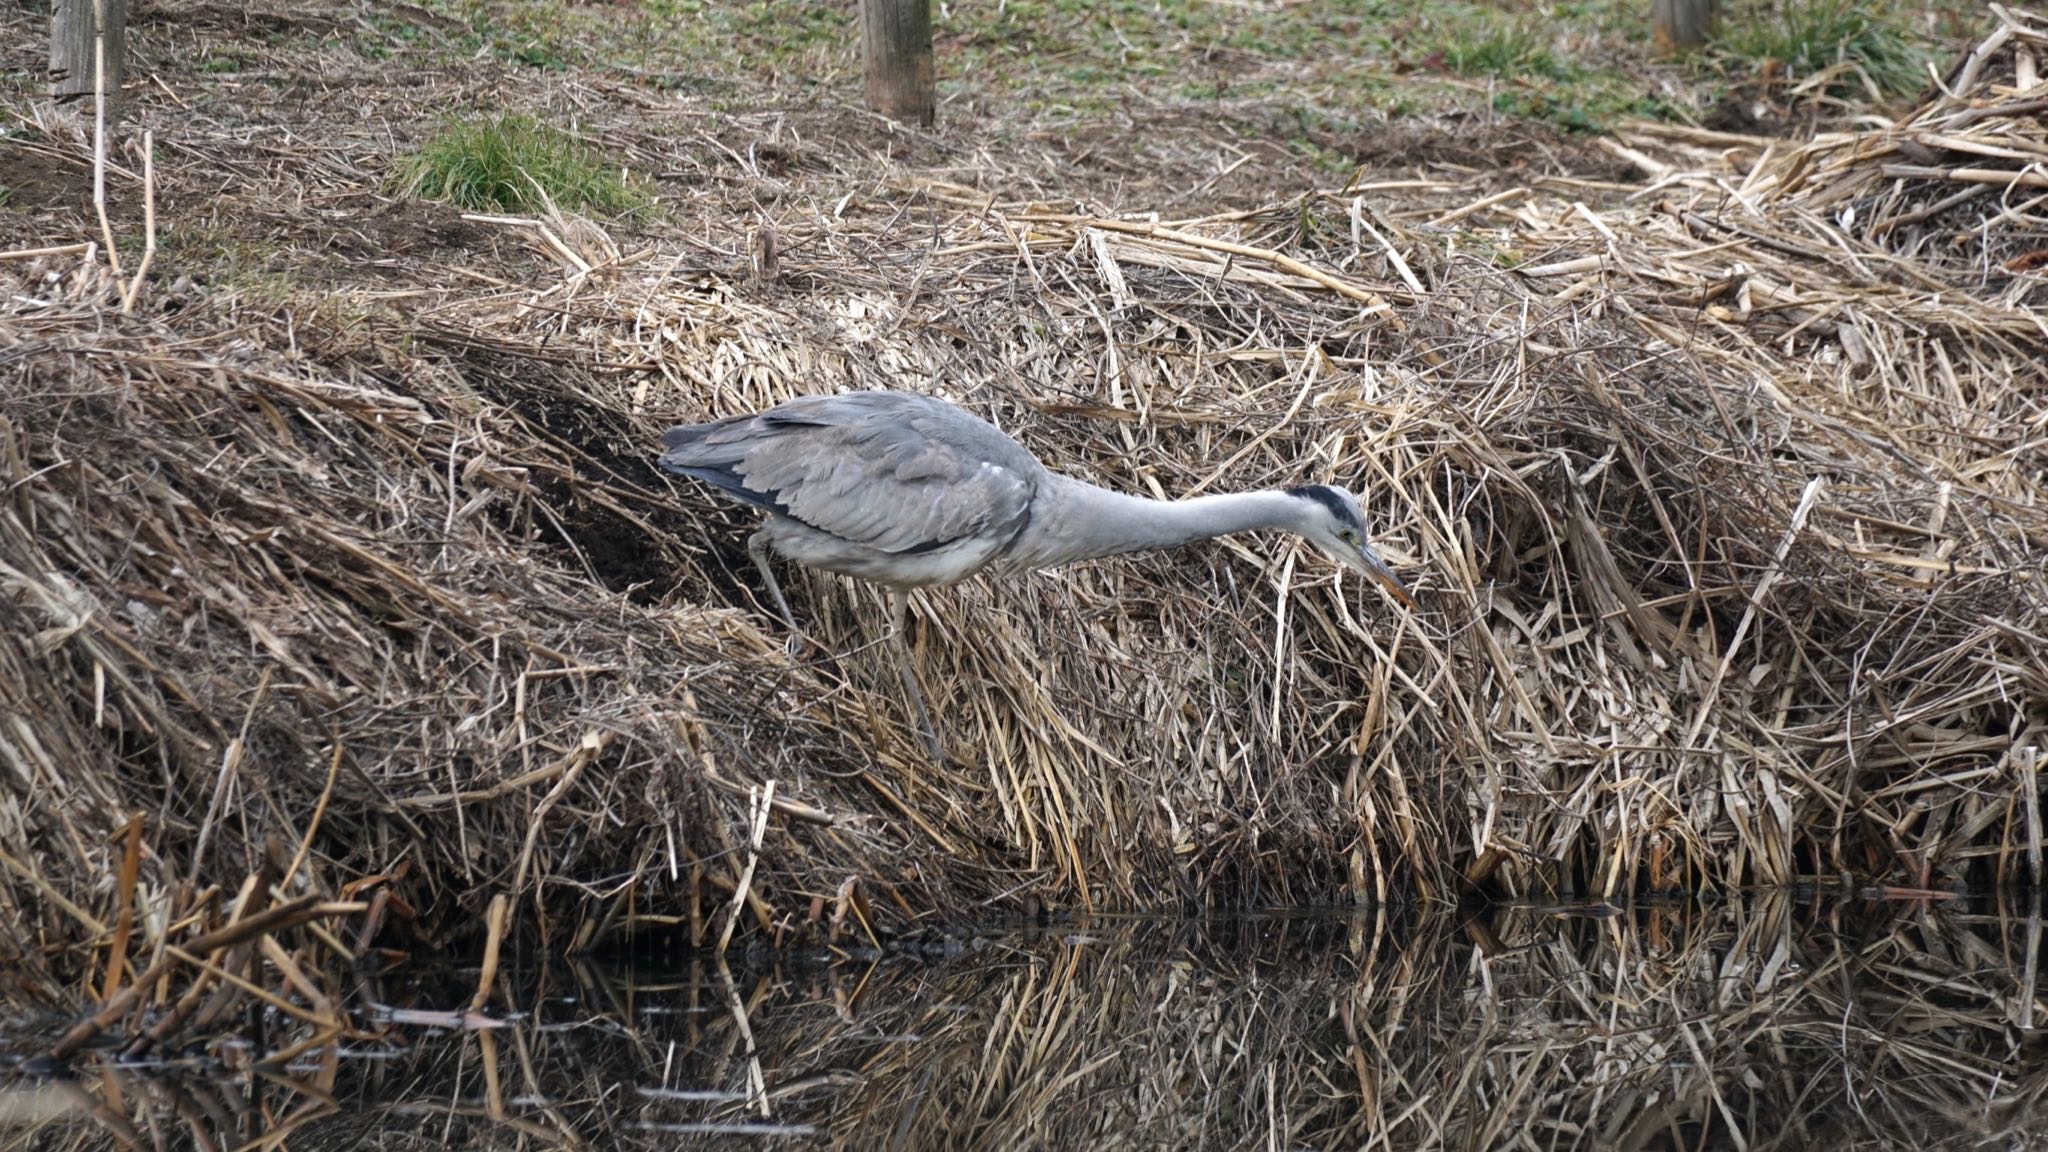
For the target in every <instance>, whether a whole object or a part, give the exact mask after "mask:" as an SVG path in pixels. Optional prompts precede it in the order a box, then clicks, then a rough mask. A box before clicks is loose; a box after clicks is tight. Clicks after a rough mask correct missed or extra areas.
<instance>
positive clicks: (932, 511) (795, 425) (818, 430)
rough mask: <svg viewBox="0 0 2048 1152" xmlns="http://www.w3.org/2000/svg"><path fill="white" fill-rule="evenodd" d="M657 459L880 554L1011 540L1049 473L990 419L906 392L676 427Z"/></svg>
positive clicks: (799, 402)
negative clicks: (981, 540) (977, 539)
mask: <svg viewBox="0 0 2048 1152" xmlns="http://www.w3.org/2000/svg"><path fill="white" fill-rule="evenodd" d="M663 443H664V445H665V446H666V447H667V449H668V451H667V452H665V453H664V454H663V456H662V458H661V462H662V466H663V467H665V468H668V469H669V470H670V471H674V472H682V473H685V474H688V475H692V476H697V477H699V478H700V479H705V480H708V481H709V482H711V483H713V484H715V485H717V486H718V487H719V488H721V489H723V490H725V491H726V492H727V493H728V494H730V495H732V496H733V497H735V498H736V499H740V500H745V501H748V502H750V503H754V504H759V505H762V506H764V507H769V508H773V509H775V510H777V511H780V512H782V513H783V514H784V515H787V516H790V517H793V518H794V519H796V520H799V521H802V522H803V523H804V524H807V525H809V526H810V527H812V528H815V529H817V530H819V531H821V532H828V533H830V534H832V535H834V536H837V537H839V538H840V539H843V540H848V541H852V542H854V543H857V544H861V545H865V546H867V547H870V548H874V549H876V550H878V551H882V552H895V553H906V554H910V553H920V552H929V551H932V550H934V549H936V548H940V547H944V546H945V545H947V544H949V543H952V542H955V541H961V540H966V539H969V538H974V537H1000V538H1002V539H1005V540H1007V538H1008V537H1009V536H1010V535H1012V534H1014V533H1015V532H1016V531H1017V530H1018V529H1019V528H1020V527H1021V526H1022V525H1023V524H1024V522H1025V520H1026V519H1027V518H1028V511H1029V507H1030V503H1031V497H1032V495H1033V494H1034V492H1035V491H1036V485H1037V479H1038V477H1039V476H1041V475H1042V474H1043V469H1042V468H1041V467H1040V465H1039V464H1038V461H1037V460H1035V459H1033V458H1032V456H1031V454H1030V453H1028V452H1026V451H1025V450H1024V449H1023V448H1022V447H1021V446H1020V445H1018V444H1017V442H1016V441H1014V440H1012V439H1010V438H1009V437H1008V436H1006V435H1004V434H1003V433H1002V432H1001V431H1000V430H998V429H997V428H995V427H994V426H993V425H990V424H988V423H986V422H985V421H982V420H980V419H978V418H976V417H974V416H972V415H970V414H969V413H967V412H965V411H963V410H961V409H959V408H956V407H954V406H953V405H951V404H948V403H946V402H944V401H941V400H934V399H931V398H930V397H925V396H918V395H914V394H910V393H901V392H852V393H846V394H843V395H837V396H807V397H801V398H799V399H796V400H791V401H789V402H787V403H785V404H781V405H778V406H777V407H774V408H771V409H769V410H767V411H766V412H762V413H760V414H758V415H755V416H748V417H735V418H732V419H728V420H721V421H714V422H712V423H709V424H694V425H687V426H684V427H681V428H675V429H671V430H670V431H669V433H668V434H667V435H666V436H665V437H663Z"/></svg>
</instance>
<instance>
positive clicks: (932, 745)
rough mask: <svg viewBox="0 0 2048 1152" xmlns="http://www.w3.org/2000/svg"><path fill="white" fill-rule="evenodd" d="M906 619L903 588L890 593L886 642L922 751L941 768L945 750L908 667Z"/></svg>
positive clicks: (907, 609) (906, 599)
mask: <svg viewBox="0 0 2048 1152" xmlns="http://www.w3.org/2000/svg"><path fill="white" fill-rule="evenodd" d="M909 619H910V593H909V592H908V591H906V590H904V589H902V588H891V589H889V642H890V643H891V644H893V645H894V646H895V648H896V671H898V672H899V673H901V674H902V675H903V692H904V695H906V696H909V697H910V705H911V707H912V708H915V709H916V710H917V726H918V728H919V730H920V732H921V734H922V735H923V736H924V748H925V751H927V752H929V753H931V756H932V763H934V764H944V763H945V762H946V750H945V749H944V748H942V747H940V746H939V734H938V732H936V731H935V730H933V728H932V714H931V713H930V712H928V711H926V709H925V706H924V691H923V689H921V688H919V687H918V686H917V672H916V670H915V669H913V668H911V666H910V644H909V642H908V641H907V640H905V639H904V633H905V630H906V625H907V624H908V623H909Z"/></svg>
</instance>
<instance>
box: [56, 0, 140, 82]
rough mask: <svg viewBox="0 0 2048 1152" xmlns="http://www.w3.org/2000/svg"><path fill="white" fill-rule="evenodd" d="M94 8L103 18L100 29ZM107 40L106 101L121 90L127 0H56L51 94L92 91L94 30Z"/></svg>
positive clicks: (126, 23)
mask: <svg viewBox="0 0 2048 1152" xmlns="http://www.w3.org/2000/svg"><path fill="white" fill-rule="evenodd" d="M95 10H97V11H98V12H99V13H101V14H102V18H104V19H105V20H106V27H105V28H104V29H101V28H100V27H99V25H98V23H97V22H96V21H95V19H94V14H95ZM99 31H104V32H105V33H106V41H107V48H106V51H107V62H106V67H107V103H109V104H112V103H114V101H115V100H116V99H118V98H119V96H120V94H121V61H122V59H123V58H124V57H125V56H126V55H127V53H126V52H124V51H122V45H123V44H124V43H125V40H126V34H127V31H128V0H57V3H56V8H55V11H53V12H52V13H51V14H50V95H52V96H54V97H56V98H57V99H59V100H76V99H78V98H80V97H83V96H90V95H92V84H93V53H94V51H95V48H94V44H93V40H94V33H95V32H99Z"/></svg>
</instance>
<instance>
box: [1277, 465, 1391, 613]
mask: <svg viewBox="0 0 2048 1152" xmlns="http://www.w3.org/2000/svg"><path fill="white" fill-rule="evenodd" d="M1287 494H1288V495H1289V496H1292V497H1294V498H1295V499H1296V500H1299V501H1301V504H1302V509H1301V534H1302V535H1303V536H1305V537H1307V538H1308V540H1309V542H1310V543H1312V544H1314V545H1315V546H1316V547H1318V548H1321V549H1322V550H1323V551H1325V552H1327V553H1329V554H1330V558H1331V559H1333V560H1335V561H1337V563H1339V564H1342V565H1344V566H1345V567H1347V568H1350V569H1353V570H1355V571H1357V572H1358V573H1359V574H1360V575H1363V576H1368V577H1371V578H1372V579H1374V580H1377V581H1379V582H1380V584H1381V585H1382V586H1384V587H1385V588H1386V590H1387V591H1388V592H1389V593H1391V594H1392V595H1393V597H1394V599H1396V600H1398V601H1400V602H1401V603H1402V604H1403V605H1406V606H1407V607H1410V608H1412V607H1414V606H1415V600H1414V598H1413V597H1411V596H1409V595H1408V589H1407V588H1406V587H1405V586H1403V585H1402V583H1401V581H1400V579H1399V578H1398V577H1396V576H1395V575H1394V570H1393V569H1392V568H1389V567H1388V566H1387V562H1386V560H1385V559H1383V558H1382V557H1381V556H1380V554H1379V553H1378V552H1377V551H1376V550H1374V548H1373V546H1372V541H1371V540H1369V539H1367V538H1366V532H1365V516H1364V515H1363V514H1362V513H1361V512H1360V511H1359V507H1358V497H1356V496H1353V495H1352V494H1351V493H1349V492H1346V491H1345V490H1344V489H1342V488H1333V487H1331V486H1330V485H1328V484H1310V485H1308V486H1307V487H1303V488H1289V489H1288V490H1287Z"/></svg>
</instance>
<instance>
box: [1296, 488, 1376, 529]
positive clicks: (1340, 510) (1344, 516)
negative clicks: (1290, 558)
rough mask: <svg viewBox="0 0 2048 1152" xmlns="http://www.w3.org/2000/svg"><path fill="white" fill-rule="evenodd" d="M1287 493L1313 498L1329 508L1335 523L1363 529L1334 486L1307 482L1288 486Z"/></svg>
mask: <svg viewBox="0 0 2048 1152" xmlns="http://www.w3.org/2000/svg"><path fill="white" fill-rule="evenodd" d="M1287 494H1288V495H1289V496H1298V497H1300V498H1301V499H1303V500H1313V501H1315V502H1316V503H1318V504H1321V505H1322V506H1323V507H1324V508H1327V509H1329V512H1330V515H1331V516H1332V517H1334V518H1335V519H1336V521H1337V523H1339V524H1342V525H1343V526H1344V527H1346V528H1349V529H1351V530H1352V531H1354V532H1363V531H1365V525H1364V524H1361V523H1359V521H1358V517H1357V516H1356V515H1354V514H1353V513H1352V511H1351V509H1350V507H1349V506H1347V505H1346V504H1345V502H1344V498H1343V497H1342V496H1340V495H1338V494H1337V490H1336V489H1335V488H1332V487H1330V486H1329V485H1327V484H1309V485H1305V486H1303V487H1300V488H1289V489H1288V490H1287Z"/></svg>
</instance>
